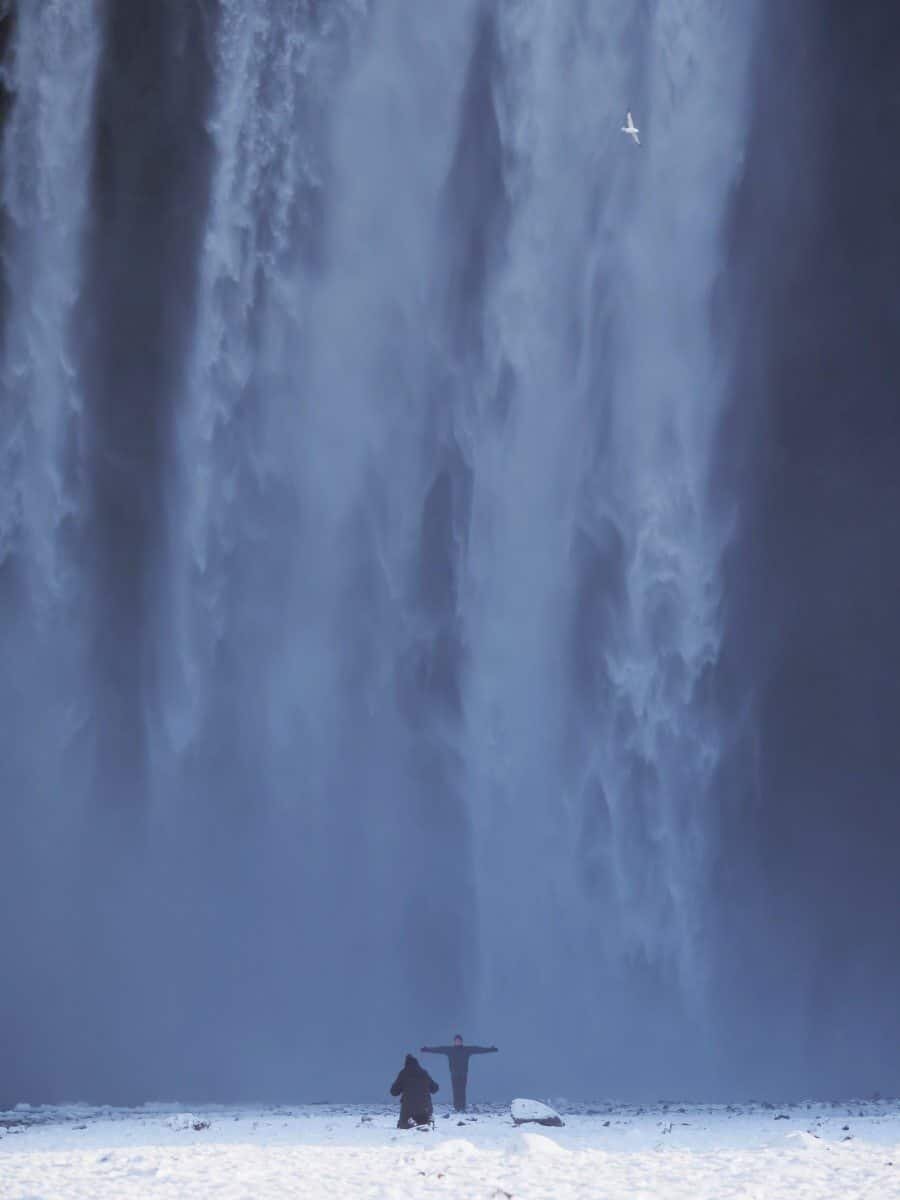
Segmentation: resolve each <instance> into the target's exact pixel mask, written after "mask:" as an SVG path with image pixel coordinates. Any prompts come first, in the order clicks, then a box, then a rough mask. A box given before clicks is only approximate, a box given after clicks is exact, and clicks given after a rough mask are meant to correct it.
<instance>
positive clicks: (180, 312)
mask: <svg viewBox="0 0 900 1200" xmlns="http://www.w3.org/2000/svg"><path fill="white" fill-rule="evenodd" d="M14 7H15V11H14V14H13V15H14V26H13V28H12V33H11V35H10V38H9V45H8V46H7V48H6V51H5V60H6V61H5V87H6V91H7V92H8V94H9V100H10V103H9V107H8V111H6V113H5V117H4V125H3V151H2V154H3V160H2V161H3V180H2V195H3V222H4V223H3V229H2V238H3V261H4V270H5V281H6V293H5V299H4V308H3V312H2V318H3V341H2V347H3V354H2V363H0V384H2V389H3V398H2V413H0V435H2V443H0V452H2V468H3V469H2V478H0V489H2V490H0V603H2V605H3V612H4V623H3V632H2V635H0V649H2V654H3V680H2V684H0V686H2V689H3V692H2V696H3V720H4V732H3V735H2V742H0V747H2V760H3V761H2V771H3V776H2V777H3V780H4V799H3V807H2V815H0V821H2V825H0V830H2V835H3V842H2V847H0V865H2V868H3V878H4V885H5V889H6V890H5V892H4V900H5V903H6V909H7V911H9V908H10V906H11V905H14V904H15V903H16V897H17V896H18V895H22V896H27V898H28V906H27V916H25V917H24V918H23V919H22V920H21V921H20V922H19V923H18V925H17V927H16V932H15V934H14V936H13V937H12V939H11V942H10V950H9V954H8V963H7V965H8V967H9V971H10V978H12V979H13V980H14V981H15V986H14V987H13V988H8V989H6V990H5V992H4V994H3V996H2V998H0V1019H2V1020H3V1021H5V1022H7V1023H8V1025H9V1027H10V1028H12V1029H13V1030H14V1031H15V1032H17V1033H21V1035H22V1036H21V1041H20V1043H19V1044H20V1046H21V1050H20V1053H19V1057H16V1058H15V1059H14V1060H13V1059H9V1062H8V1063H7V1066H6V1067H3V1062H0V1067H2V1068H3V1070H2V1071H0V1077H3V1078H9V1079H12V1080H13V1084H12V1085H11V1086H14V1087H17V1088H20V1089H21V1090H22V1092H23V1093H24V1092H26V1091H28V1090H29V1089H31V1091H33V1093H34V1094H35V1095H36V1096H39V1098H45V1097H51V1096H56V1097H59V1096H60V1095H63V1094H66V1093H67V1092H71V1091H72V1090H75V1091H78V1092H79V1094H81V1095H91V1096H93V1093H94V1092H96V1093H97V1095H96V1098H97V1099H110V1098H115V1097H122V1098H127V1099H144V1098H146V1097H148V1096H153V1095H159V1094H171V1093H172V1092H173V1091H177V1092H178V1093H179V1095H181V1096H183V1097H184V1098H188V1097H191V1096H197V1097H209V1096H210V1095H213V1096H222V1097H232V1096H237V1095H248V1094H253V1095H257V1096H258V1095H260V1094H265V1095H267V1096H275V1095H278V1096H286V1097H287V1096H292V1097H304V1098H324V1097H336V1096H338V1095H347V1096H351V1095H354V1096H361V1095H372V1094H373V1093H376V1092H378V1091H379V1087H380V1084H379V1083H373V1082H372V1080H373V1079H374V1078H375V1076H376V1074H378V1073H379V1072H380V1073H382V1074H383V1073H384V1070H385V1067H384V1064H385V1062H386V1061H387V1060H388V1059H390V1061H393V1058H392V1056H393V1055H394V1052H395V1049H396V1047H407V1048H408V1047H409V1046H410V1045H411V1044H415V1045H418V1044H419V1041H429V1040H442V1039H443V1038H445V1037H446V1036H448V1035H449V1033H451V1032H452V1031H453V1029H454V1027H461V1028H463V1029H464V1031H465V1032H466V1033H467V1034H468V1035H470V1036H472V1037H473V1038H476V1037H477V1038H479V1039H483V1040H485V1041H488V1040H496V1041H497V1042H499V1043H501V1047H502V1049H503V1050H504V1055H502V1056H501V1058H500V1059H498V1060H497V1063H496V1065H493V1064H492V1065H491V1067H490V1068H488V1067H485V1072H486V1073H487V1071H488V1069H491V1070H493V1071H494V1072H495V1073H494V1075H493V1076H491V1082H486V1083H485V1091H486V1092H490V1091H495V1092H497V1091H501V1092H502V1091H503V1090H504V1089H506V1090H508V1089H510V1088H513V1087H515V1088H516V1089H534V1090H537V1091H540V1092H541V1093H542V1094H545V1093H546V1090H547V1088H548V1087H550V1088H558V1089H560V1090H561V1089H565V1088H568V1089H570V1090H571V1092H572V1093H573V1094H583V1095H588V1094H591V1093H596V1091H597V1090H598V1087H599V1085H598V1080H599V1079H602V1081H603V1084H602V1090H605V1091H612V1090H615V1089H619V1090H621V1091H628V1090H631V1091H634V1092H643V1091H647V1090H653V1089H659V1088H669V1089H670V1090H671V1091H672V1092H673V1093H674V1092H679V1091H680V1092H682V1093H683V1092H685V1091H688V1090H690V1089H691V1088H695V1089H700V1088H702V1087H704V1086H706V1085H707V1084H708V1083H709V1081H710V1080H717V1079H719V1078H721V1075H717V1074H716V1068H715V1063H714V1061H713V1060H714V1058H715V1048H714V1051H713V1052H712V1053H708V1051H707V1038H706V1037H705V1033H704V1030H705V1028H706V1027H707V1025H708V1023H709V1022H710V1020H711V1014H712V1012H713V1008H714V1005H715V1004H716V1003H719V1004H721V1003H725V1004H726V1006H727V999H726V1000H725V1001H723V999H722V998H723V996H726V997H727V986H725V985H723V982H722V963H723V962H725V961H726V959H727V956H726V955H724V954H723V952H722V944H721V942H720V941H717V939H719V938H721V937H722V933H721V929H719V928H718V927H717V926H716V925H715V921H714V919H713V915H714V914H715V912H716V905H717V904H718V903H719V901H720V900H721V897H722V892H721V887H720V885H721V878H722V859H723V854H724V852H725V848H726V846H725V840H724V839H725V833H724V832H723V829H724V828H725V826H726V825H727V821H726V820H725V818H724V817H723V816H722V814H723V812H725V811H726V808H727V805H728V804H732V805H733V803H734V797H733V796H729V797H725V796H724V795H723V784H722V780H723V778H725V776H726V775H727V772H724V770H723V767H724V765H725V760H726V757H727V755H728V754H729V753H730V752H731V751H730V748H729V747H730V742H729V738H730V737H732V734H733V733H734V731H733V729H732V728H730V727H729V723H728V722H729V720H730V719H731V718H730V716H728V715H726V713H725V706H724V705H723V704H722V702H721V694H720V693H721V688H720V687H719V683H720V674H721V664H722V660H723V656H724V652H725V647H726V645H727V643H728V637H729V633H731V635H732V636H733V630H732V631H729V629H728V624H727V622H728V615H727V614H728V611H730V610H729V609H728V606H727V603H726V600H727V598H726V597H725V583H724V581H725V580H726V579H727V578H728V577H729V576H728V569H726V568H727V561H729V560H728V555H729V554H730V553H731V552H732V550H733V547H734V544H735V539H736V538H738V536H739V534H738V533H737V532H736V530H737V529H738V525H739V522H738V520H737V514H739V513H740V512H741V508H742V504H745V503H747V500H746V497H745V496H743V495H742V494H740V492H739V488H738V484H737V482H736V480H735V481H731V480H727V481H726V483H724V484H723V483H722V479H723V477H725V476H727V472H723V471H722V465H721V462H720V461H719V458H718V456H719V455H720V453H721V446H722V436H723V435H722V430H723V422H724V421H725V420H726V418H727V417H728V414H729V411H730V409H729V406H730V405H732V404H733V392H734V375H735V361H736V348H735V344H734V342H733V340H732V332H731V331H732V330H733V328H734V324H733V321H729V320H728V319H726V317H727V316H733V314H734V312H735V311H739V310H740V308H741V304H742V303H744V301H743V300H741V298H740V296H739V294H738V291H737V288H736V284H735V281H734V275H733V266H732V262H731V258H730V255H731V253H732V248H733V247H732V245H731V243H730V242H729V240H728V238H729V236H733V235H734V225H733V217H734V209H735V196H736V193H737V191H738V189H739V188H741V187H745V182H744V180H745V169H744V162H745V157H746V155H747V153H748V146H749V145H750V144H751V141H752V128H753V111H754V110H753V106H754V103H755V102H756V99H755V92H754V88H755V87H756V86H757V84H756V82H755V76H754V74H753V70H754V62H755V61H756V59H755V54H756V48H757V46H758V45H759V44H760V42H759V39H760V37H761V36H762V35H761V32H760V30H761V27H762V26H763V24H764V22H762V20H761V17H760V14H759V13H758V12H757V11H756V6H752V5H737V4H734V5H729V4H723V3H721V2H720V0H657V2H653V0H646V2H645V0H641V2H635V3H633V4H631V3H628V4H624V3H619V2H615V3H614V2H612V0H610V2H609V3H601V2H600V0H597V2H596V3H583V2H581V0H495V2H488V0H455V2H454V3H452V4H442V3H438V2H437V0H435V2H434V3H430V2H425V0H423V2H422V3H402V2H401V0H382V2H380V3H376V2H370V0H331V2H325V0H321V2H316V0H283V2H280V3H277V4H272V3H269V2H267V0H220V2H219V3H217V4H209V5H205V6H204V5H198V6H195V7H191V8H187V7H181V6H179V5H177V4H175V3H174V0H173V3H168V2H165V0H160V2H159V3H155V2H154V3H153V4H150V3H144V2H143V0H141V3H139V4H137V6H136V7H135V9H134V10H133V12H134V14H137V15H135V16H134V18H133V20H132V19H131V18H130V17H129V19H128V20H126V19H125V17H124V16H123V12H124V10H120V9H118V8H117V7H116V6H115V5H108V6H103V5H100V4H99V3H98V4H94V3H91V2H89V0H79V2H78V3H64V2H62V0H41V2H35V3H32V4H24V3H19V4H18V5H16V6H14ZM0 16H3V17H5V20H6V24H4V25H3V26H2V28H3V29H4V30H5V32H6V33H8V32H9V25H8V21H9V14H8V13H6V12H5V11H3V12H0ZM628 108H630V109H631V110H632V112H633V113H634V117H635V121H636V123H637V125H638V126H639V127H640V130H641V144H640V146H637V145H634V144H633V143H632V142H631V140H630V139H628V138H626V137H624V136H623V135H622V133H621V132H620V126H621V124H622V122H623V120H624V115H625V112H626V110H627V109H628ZM754 219H756V218H754V216H753V214H751V216H750V217H746V216H745V225H746V229H745V230H744V236H747V237H750V236H751V235H752V236H753V237H759V236H760V234H759V233H758V231H755V230H756V227H755V226H754V225H753V220H754ZM729 230H730V231H731V233H730V234H729ZM748 230H749V231H750V232H749V233H748V232H747V231H748ZM742 294H743V293H742ZM726 310H727V311H726ZM714 475H717V476H718V481H719V482H718V486H717V487H716V488H715V490H714V489H713V486H712V481H713V477H714ZM730 561H731V563H732V566H731V568H730V569H731V571H732V577H733V575H734V571H735V568H734V565H733V559H732V560H730ZM730 669H736V668H733V667H732V668H730ZM752 674H753V670H752V668H751V669H750V670H749V671H748V672H747V675H748V678H749V677H751V676H752ZM717 681H719V683H717ZM717 689H718V690H717ZM746 690H747V692H748V694H751V693H752V687H751V686H750V685H748V686H747V689H746ZM746 707H747V711H750V706H749V705H748V706H746ZM732 715H733V714H732ZM747 720H748V723H750V724H752V721H750V719H749V718H747ZM751 732H753V736H755V732H754V731H751ZM735 736H736V735H735ZM736 761H737V757H733V759H732V760H731V761H730V766H729V769H730V770H731V771H732V773H733V772H734V769H735V768H734V762H736ZM727 812H728V813H729V814H730V815H729V816H728V821H732V822H733V821H734V815H733V814H734V809H733V807H732V808H730V809H727ZM734 827H735V828H736V827H737V826H734ZM729 828H732V826H729ZM736 845H737V836H736V835H735V836H733V837H732V840H731V841H730V842H729V843H728V848H729V851H730V853H732V854H734V853H735V846H736ZM737 856H738V858H740V861H741V862H742V864H743V867H742V870H743V879H744V880H747V879H750V880H751V881H752V880H754V879H756V878H757V877H756V875H755V872H756V870H757V867H756V865H755V861H754V860H753V858H752V854H751V851H750V849H747V850H746V853H745V850H744V847H743V846H740V847H739V848H738V851H737ZM761 877H762V876H760V878H761ZM716 881H718V883H717V882H716ZM717 887H718V888H719V890H717ZM748 911H749V910H748ZM760 911H763V910H762V909H760ZM754 912H756V910H754ZM754 919H755V917H754ZM748 920H749V918H748ZM802 986H803V985H802V983H798V985H797V988H796V994H797V995H800V994H801V992H802ZM60 989H64V990H65V991H66V994H67V997H68V1007H67V1010H66V1011H67V1012H68V1013H70V1014H71V1016H70V1017H64V1016H61V1015H60V1013H59V1010H58V1008H57V1007H56V1002H55V1000H54V996H55V995H56V994H57V992H58V991H59V990H60ZM35 997H37V998H38V999H37V1000H35V999H34V998H35ZM33 1005H36V1007H34V1009H33V1011H34V1013H35V1014H36V1015H35V1017H34V1019H30V1018H29V1015H28V1014H29V1011H31V1010H32V1006H33ZM735 1011H737V1010H735ZM741 1019H743V1018H739V1019H737V1018H736V1025H737V1026H739V1024H740V1020H741ZM74 1027H77V1029H78V1034H79V1036H78V1037H77V1038H76V1037H73V1036H72V1034H73V1028H74ZM736 1061H737V1059H736ZM4 1071H5V1074H4ZM600 1072H602V1074H599V1073H600ZM378 1078H379V1079H380V1075H378ZM487 1078H488V1076H487V1074H485V1079H486V1080H487ZM498 1081H499V1082H498ZM16 1098H17V1099H18V1098H19V1096H16Z"/></svg>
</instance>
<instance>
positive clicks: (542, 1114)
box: [512, 1099, 565, 1126]
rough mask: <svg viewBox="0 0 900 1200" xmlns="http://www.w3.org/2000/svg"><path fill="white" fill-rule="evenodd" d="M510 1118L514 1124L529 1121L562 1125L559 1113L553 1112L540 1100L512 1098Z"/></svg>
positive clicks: (524, 1123) (537, 1123)
mask: <svg viewBox="0 0 900 1200" xmlns="http://www.w3.org/2000/svg"><path fill="white" fill-rule="evenodd" d="M512 1119H513V1124H514V1125H526V1124H527V1123H528V1122H529V1121H531V1122H533V1123H534V1124H535V1125H556V1126H561V1125H564V1124H565V1122H564V1121H563V1119H562V1117H561V1116H560V1115H559V1113H557V1112H554V1111H553V1109H552V1108H549V1107H548V1106H547V1105H546V1104H541V1102H540V1100H521V1099H519V1100H513V1102H512Z"/></svg>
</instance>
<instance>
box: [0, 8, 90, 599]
mask: <svg viewBox="0 0 900 1200" xmlns="http://www.w3.org/2000/svg"><path fill="white" fill-rule="evenodd" d="M17 22H18V25H17V34H16V52H15V56H14V58H13V61H12V66H11V73H10V76H9V78H8V80H7V86H8V87H9V89H10V91H11V92H12V93H13V94H14V95H15V98H16V102H15V105H14V107H13V110H12V113H11V116H10V119H9V126H8V128H7V130H6V133H5V137H4V142H3V210H4V213H5V217H6V221H7V233H6V255H5V257H6V277H7V286H8V290H9V301H8V310H7V314H6V319H5V326H4V346H3V374H2V381H3V394H4V395H3V399H4V404H3V425H2V434H3V448H2V449H3V471H2V488H3V494H2V503H0V558H2V557H5V556H6V555H7V554H9V553H11V552H19V553H20V558H21V562H22V563H23V564H24V567H25V570H26V572H27V574H28V577H29V586H30V588H31V589H32V592H31V597H32V599H33V600H34V601H36V602H37V603H39V604H42V603H44V602H45V601H46V600H48V599H50V600H54V599H57V598H58V597H59V596H60V594H61V593H63V592H65V590H66V588H67V583H68V581H67V578H66V574H67V568H66V566H65V563H64V562H63V560H62V558H61V556H60V538H61V535H62V531H63V526H64V524H65V522H66V521H67V519H68V520H70V521H72V520H74V519H76V517H77V515H78V513H79V511H80V509H81V502H82V497H81V496H80V494H79V485H80V482H81V480H80V471H79V463H78V451H79V445H78V436H79V423H80V417H81V413H82V408H83V395H82V393H83V383H82V381H81V376H80V368H79V362H78V353H77V349H76V344H75V343H76V335H75V333H74V330H73V327H72V322H73V315H74V312H75V305H76V301H77V299H78V293H79V286H80V283H81V279H82V266H83V263H82V258H83V245H82V242H83V237H84V232H85V224H86V219H87V212H88V180H89V176H90V169H91V161H92V154H91V137H92V119H93V98H94V87H95V82H96V75H97V64H98V61H99V54H100V35H99V28H98V20H97V11H96V5H95V4H94V3H92V2H90V0H86V2H85V3H83V4H78V5H69V4H66V3H65V2H64V0H56V2H55V3H44V4H33V5H24V6H23V7H22V11H21V12H20V13H19V15H18V17H17Z"/></svg>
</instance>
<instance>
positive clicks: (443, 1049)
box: [419, 1046, 453, 1054]
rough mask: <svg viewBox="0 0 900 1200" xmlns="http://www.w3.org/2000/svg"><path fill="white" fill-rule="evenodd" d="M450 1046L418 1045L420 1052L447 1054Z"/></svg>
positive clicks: (450, 1048)
mask: <svg viewBox="0 0 900 1200" xmlns="http://www.w3.org/2000/svg"><path fill="white" fill-rule="evenodd" d="M452 1049H453V1047H452V1046H420V1047H419V1053H420V1054H449V1053H450V1051H451V1050H452Z"/></svg>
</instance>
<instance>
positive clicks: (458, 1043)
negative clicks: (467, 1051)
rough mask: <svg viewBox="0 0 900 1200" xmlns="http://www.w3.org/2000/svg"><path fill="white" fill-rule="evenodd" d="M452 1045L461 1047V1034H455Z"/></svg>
mask: <svg viewBox="0 0 900 1200" xmlns="http://www.w3.org/2000/svg"><path fill="white" fill-rule="evenodd" d="M453 1045H454V1046H461V1045H462V1034H461V1033H457V1034H456V1035H455V1036H454V1038H453Z"/></svg>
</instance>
